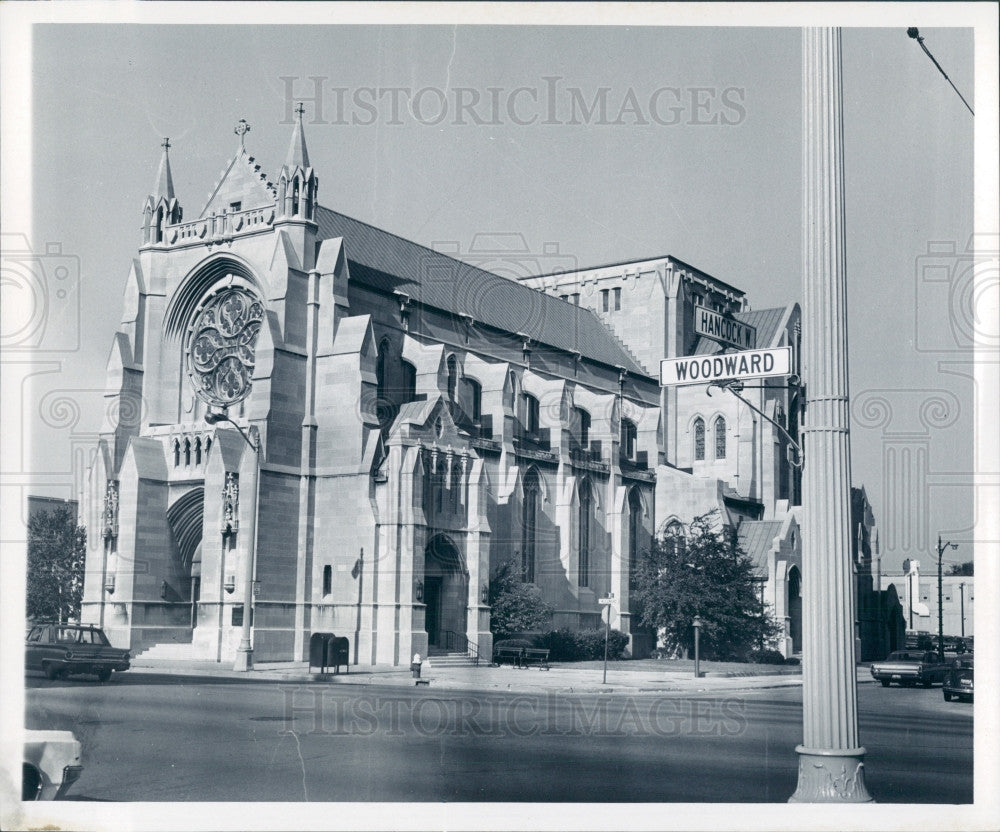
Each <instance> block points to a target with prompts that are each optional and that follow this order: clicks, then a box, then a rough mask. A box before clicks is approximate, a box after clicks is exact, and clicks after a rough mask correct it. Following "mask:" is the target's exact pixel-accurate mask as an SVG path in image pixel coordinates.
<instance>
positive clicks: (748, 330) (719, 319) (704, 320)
mask: <svg viewBox="0 0 1000 832" xmlns="http://www.w3.org/2000/svg"><path fill="white" fill-rule="evenodd" d="M694 331H695V332H696V333H697V334H698V335H706V336H708V337H709V338H711V339H712V340H713V341H718V342H719V343H721V344H725V345H726V346H730V347H736V348H737V349H740V350H752V349H753V348H754V347H756V346H757V330H756V329H755V328H754V327H752V326H747V325H746V324H743V323H740V322H739V321H734V320H733V319H732V318H727V317H726V316H725V315H720V314H719V313H718V312H716V311H715V310H714V309H708V308H706V307H704V306H695V308H694Z"/></svg>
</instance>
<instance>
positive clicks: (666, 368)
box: [660, 347, 792, 387]
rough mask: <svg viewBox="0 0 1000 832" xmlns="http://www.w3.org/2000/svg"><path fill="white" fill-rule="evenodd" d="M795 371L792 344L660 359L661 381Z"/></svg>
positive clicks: (686, 381) (708, 380)
mask: <svg viewBox="0 0 1000 832" xmlns="http://www.w3.org/2000/svg"><path fill="white" fill-rule="evenodd" d="M791 372H792V349H791V347H777V348H775V349H770V350H747V351H745V352H732V353H728V354H724V355H689V356H687V357H686V358H664V359H663V360H662V361H661V362H660V384H662V385H663V386H665V387H667V386H670V385H677V384H706V383H711V382H713V381H722V380H723V379H741V380H742V379H745V378H763V377H765V376H787V375H789V374H790V373H791Z"/></svg>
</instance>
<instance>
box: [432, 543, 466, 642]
mask: <svg viewBox="0 0 1000 832" xmlns="http://www.w3.org/2000/svg"><path fill="white" fill-rule="evenodd" d="M468 599H469V573H468V570H466V568H465V559H464V558H463V557H462V553H461V552H460V551H459V550H458V547H457V546H456V545H455V543H454V542H453V541H452V539H451V538H450V537H448V535H446V534H436V535H434V537H432V538H431V539H430V541H429V542H428V544H427V548H426V549H425V550H424V605H425V607H426V610H425V613H424V629H425V630H426V631H427V643H428V644H429V645H430V646H431V647H439V648H442V647H445V646H446V645H447V643H448V634H449V633H456V634H459V635H462V636H464V635H465V628H466V620H467V612H468Z"/></svg>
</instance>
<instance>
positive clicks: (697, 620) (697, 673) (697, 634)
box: [691, 615, 703, 679]
mask: <svg viewBox="0 0 1000 832" xmlns="http://www.w3.org/2000/svg"><path fill="white" fill-rule="evenodd" d="M702 623H703V622H702V620H701V616H699V615H696V616H695V617H694V621H692V622H691V626H692V627H694V678H695V679H700V678H701V667H700V665H701V655H700V644H699V642H700V641H701V626H702Z"/></svg>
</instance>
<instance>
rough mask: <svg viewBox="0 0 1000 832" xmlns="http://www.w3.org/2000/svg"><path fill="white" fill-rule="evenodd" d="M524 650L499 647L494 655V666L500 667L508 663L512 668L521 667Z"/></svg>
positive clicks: (521, 648)
mask: <svg viewBox="0 0 1000 832" xmlns="http://www.w3.org/2000/svg"><path fill="white" fill-rule="evenodd" d="M523 650H524V648H523V647H498V648H497V649H496V651H495V652H494V653H493V664H495V665H496V666H497V667H499V666H500V665H502V664H503V663H504V662H505V661H507V662H510V665H511V667H520V666H521V653H522V652H523Z"/></svg>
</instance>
